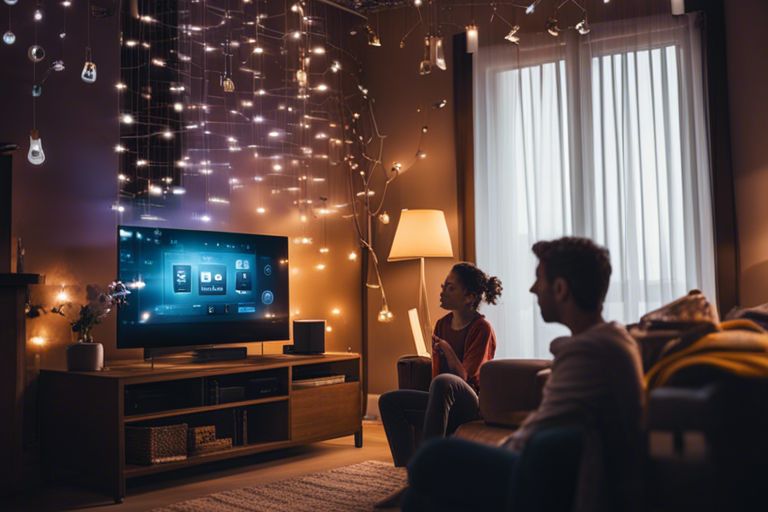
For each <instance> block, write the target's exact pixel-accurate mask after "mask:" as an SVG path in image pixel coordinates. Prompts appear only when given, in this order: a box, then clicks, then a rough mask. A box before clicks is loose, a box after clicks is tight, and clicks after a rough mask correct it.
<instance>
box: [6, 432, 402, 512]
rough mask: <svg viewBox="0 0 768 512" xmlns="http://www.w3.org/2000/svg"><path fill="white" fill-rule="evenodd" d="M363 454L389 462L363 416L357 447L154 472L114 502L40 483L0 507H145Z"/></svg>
mask: <svg viewBox="0 0 768 512" xmlns="http://www.w3.org/2000/svg"><path fill="white" fill-rule="evenodd" d="M365 460H381V461H387V462H392V456H391V455H390V453H389V447H388V446H387V439H386V436H385V435H384V429H383V428H382V426H381V424H380V423H377V422H364V424H363V447H362V448H355V444H354V439H353V437H352V436H349V437H342V438H339V439H334V440H331V441H324V442H322V443H315V444H312V445H308V446H303V447H298V448H292V449H289V450H281V451H278V452H273V453H268V454H259V455H255V456H251V457H243V458H241V459H237V460H234V461H226V462H222V463H215V464H209V465H205V466H200V467H195V468H190V469H189V470H185V471H176V472H172V473H170V474H163V475H154V476H152V477H147V478H146V479H142V480H137V481H136V482H133V481H132V480H129V482H128V492H127V495H126V498H125V501H124V502H123V503H120V504H115V503H114V502H113V501H112V499H111V498H110V497H108V496H103V495H98V494H92V493H89V492H87V491H83V490H80V489H74V488H68V487H57V488H52V489H45V490H44V491H43V492H38V493H35V495H33V496H22V497H20V498H19V499H18V500H16V502H15V503H13V504H0V509H2V510H11V511H16V510H18V511H24V512H28V511H38V510H39V511H49V510H50V511H53V510H88V511H89V512H94V511H101V510H103V511H109V512H113V511H114V512H129V511H139V510H149V509H152V508H155V507H160V506H163V505H169V504H171V503H176V502H178V501H184V500H188V499H193V498H199V497H202V496H205V495H207V494H211V493H214V492H220V491H226V490H229V489H237V488H240V487H248V486H253V485H257V484H263V483H267V482H273V481H276V480H285V479H289V478H293V477H296V476H299V475H304V474H307V473H314V472H317V471H324V470H327V469H333V468H336V467H340V466H347V465H349V464H355V463H358V462H362V461H365ZM7 505H10V506H9V508H6V506H7Z"/></svg>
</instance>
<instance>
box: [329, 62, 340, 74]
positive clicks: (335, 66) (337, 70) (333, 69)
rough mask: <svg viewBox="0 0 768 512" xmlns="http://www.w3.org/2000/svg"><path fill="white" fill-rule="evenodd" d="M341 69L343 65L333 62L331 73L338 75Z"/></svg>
mask: <svg viewBox="0 0 768 512" xmlns="http://www.w3.org/2000/svg"><path fill="white" fill-rule="evenodd" d="M340 69H341V63H340V62H339V61H337V60H335V61H333V64H331V71H333V72H334V73H338V72H339V70H340Z"/></svg>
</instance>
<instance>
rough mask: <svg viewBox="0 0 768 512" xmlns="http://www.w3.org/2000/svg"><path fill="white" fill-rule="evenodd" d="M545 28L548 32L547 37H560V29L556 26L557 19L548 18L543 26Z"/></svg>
mask: <svg viewBox="0 0 768 512" xmlns="http://www.w3.org/2000/svg"><path fill="white" fill-rule="evenodd" d="M545 27H546V28H547V32H549V35H551V36H552V37H557V36H559V35H560V27H558V26H557V18H549V19H547V24H546V25H545Z"/></svg>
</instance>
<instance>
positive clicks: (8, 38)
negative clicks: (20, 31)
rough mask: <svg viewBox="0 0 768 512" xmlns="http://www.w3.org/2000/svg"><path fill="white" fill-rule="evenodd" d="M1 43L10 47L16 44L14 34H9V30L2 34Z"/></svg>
mask: <svg viewBox="0 0 768 512" xmlns="http://www.w3.org/2000/svg"><path fill="white" fill-rule="evenodd" d="M3 42H4V43H5V44H7V45H9V46H10V45H12V44H13V43H15V42H16V34H14V33H13V32H11V30H10V29H8V30H6V31H5V33H4V34H3Z"/></svg>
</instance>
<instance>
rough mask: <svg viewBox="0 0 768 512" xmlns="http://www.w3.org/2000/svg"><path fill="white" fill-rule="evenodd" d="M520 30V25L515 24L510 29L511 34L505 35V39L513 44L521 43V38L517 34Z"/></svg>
mask: <svg viewBox="0 0 768 512" xmlns="http://www.w3.org/2000/svg"><path fill="white" fill-rule="evenodd" d="M519 30H520V25H515V26H514V27H512V28H511V29H510V30H509V34H507V35H505V36H504V39H506V40H507V41H509V42H510V43H513V44H519V43H520V38H519V37H518V36H517V32H518V31H519Z"/></svg>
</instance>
